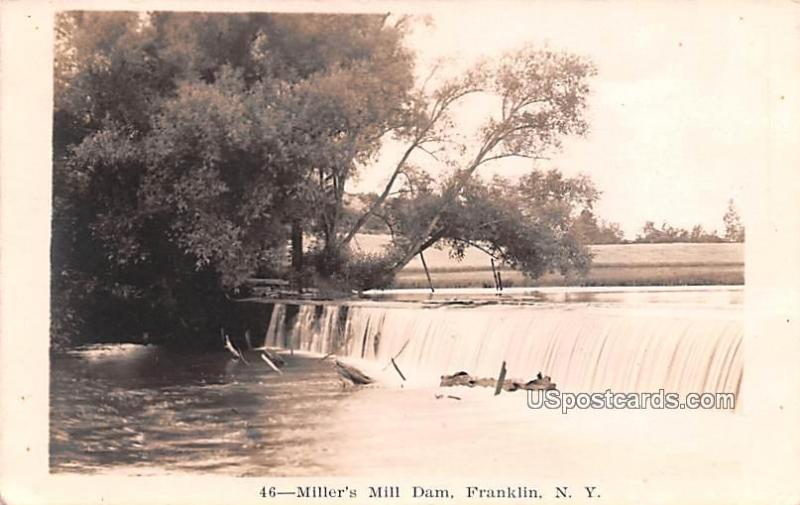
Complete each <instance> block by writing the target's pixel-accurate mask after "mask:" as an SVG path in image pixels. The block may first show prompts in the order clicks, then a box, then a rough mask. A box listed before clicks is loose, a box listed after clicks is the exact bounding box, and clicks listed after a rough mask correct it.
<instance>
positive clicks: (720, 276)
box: [356, 235, 745, 289]
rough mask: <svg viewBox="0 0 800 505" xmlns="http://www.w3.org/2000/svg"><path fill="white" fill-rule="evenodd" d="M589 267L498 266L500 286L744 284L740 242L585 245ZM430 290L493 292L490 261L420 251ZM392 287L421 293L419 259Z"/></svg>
mask: <svg viewBox="0 0 800 505" xmlns="http://www.w3.org/2000/svg"><path fill="white" fill-rule="evenodd" d="M356 242H357V244H356V246H357V249H359V250H361V251H363V252H367V253H377V252H380V251H381V250H382V249H383V247H384V246H385V245H386V244H388V242H389V236H388V235H359V236H358V237H357V241H356ZM589 248H590V250H591V251H592V254H593V262H592V268H591V270H590V271H589V273H588V274H587V275H585V276H578V275H570V276H562V275H560V274H557V273H550V274H546V275H544V276H542V277H540V278H538V279H535V280H532V279H530V278H528V277H526V276H525V275H524V274H523V273H522V272H520V271H517V270H514V269H512V268H508V267H506V266H503V265H499V264H498V270H499V271H500V273H501V277H502V281H503V286H504V287H533V286H684V285H689V286H691V285H698V286H702V285H741V284H744V249H745V248H744V244H743V243H667V244H608V245H593V246H589ZM425 262H426V263H427V265H428V268H429V271H430V274H431V281H432V283H433V286H434V288H476V287H477V288H480V287H483V288H491V287H494V279H493V275H492V269H491V263H490V258H489V256H487V255H486V254H485V253H483V252H481V251H479V250H477V249H474V248H469V249H467V251H466V253H465V255H464V258H463V259H462V260H460V261H459V260H456V259H454V258H451V257H450V256H449V252H448V251H447V250H445V249H436V248H431V249H429V250H427V251H425ZM392 287H393V288H398V289H400V288H427V287H428V279H427V277H426V275H425V271H424V269H423V267H422V263H421V262H420V260H419V258H415V259H414V260H413V261H412V262H410V263H409V264H408V266H406V268H404V269H403V270H402V271H400V273H399V274H398V275H397V277H396V279H395V282H394V285H393V286H392Z"/></svg>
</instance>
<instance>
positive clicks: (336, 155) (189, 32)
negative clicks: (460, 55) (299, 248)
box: [52, 12, 412, 339]
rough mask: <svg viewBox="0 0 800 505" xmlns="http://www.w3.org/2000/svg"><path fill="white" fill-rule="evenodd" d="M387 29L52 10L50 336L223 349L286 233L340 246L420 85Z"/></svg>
mask: <svg viewBox="0 0 800 505" xmlns="http://www.w3.org/2000/svg"><path fill="white" fill-rule="evenodd" d="M384 21H385V17H384V16H359V15H355V16H326V15H307V16H293V15H267V14H225V15H216V14H194V13H187V14H176V13H154V14H151V15H146V16H143V15H139V14H137V13H88V12H68V13H62V14H59V15H58V18H57V23H56V24H57V47H56V62H55V67H56V68H55V75H56V79H55V84H56V86H55V94H56V99H55V104H56V107H55V112H54V118H55V125H54V133H55V134H54V147H55V149H54V201H53V207H54V212H53V231H54V233H53V247H52V259H53V263H52V264H53V284H52V289H53V292H54V297H53V299H54V302H55V303H54V311H53V316H54V318H53V333H54V335H55V334H56V333H58V334H59V335H58V337H57V338H61V337H62V336H63V335H62V332H68V333H70V334H72V335H78V334H83V335H84V338H92V339H100V338H104V337H103V335H105V334H110V333H117V338H127V337H126V336H133V335H136V334H139V333H141V332H143V331H149V332H150V333H152V334H161V335H162V336H163V337H167V336H168V335H173V336H181V335H189V334H194V335H196V334H198V333H199V334H201V335H205V337H206V338H207V339H216V331H215V330H214V326H215V325H216V326H218V325H219V324H221V323H223V322H224V315H225V312H226V310H227V309H226V308H225V307H226V305H227V301H226V299H225V296H224V293H225V291H227V290H228V289H229V288H231V287H234V286H236V285H237V284H238V283H240V282H241V281H242V280H243V279H244V278H246V277H248V276H250V275H252V274H253V273H254V272H256V271H265V270H273V271H274V270H276V269H277V267H278V266H279V265H280V264H281V262H282V261H283V259H282V258H283V256H284V255H285V242H286V240H287V238H288V236H289V228H290V223H300V225H301V226H307V227H308V228H310V229H312V230H314V231H315V232H316V231H319V233H321V234H329V235H330V234H331V230H332V229H335V228H336V226H337V224H336V223H337V219H338V218H339V214H340V212H339V210H338V209H339V205H340V202H341V200H342V198H343V194H344V185H345V182H346V180H347V179H348V178H349V177H351V176H352V175H353V171H354V170H355V167H356V165H357V164H358V163H362V162H365V161H366V160H368V159H369V158H370V157H372V156H374V154H375V152H376V150H377V148H378V147H379V140H380V137H381V135H382V132H384V131H385V130H386V129H387V128H389V127H390V126H389V125H390V123H391V122H392V121H393V118H394V117H395V115H396V113H397V111H398V110H400V109H401V106H402V103H403V102H404V100H405V93H406V90H407V89H408V88H409V87H410V86H411V85H412V77H411V76H412V71H411V70H412V68H411V65H412V60H411V56H410V55H409V54H408V53H407V52H406V51H405V50H404V49H403V47H402V45H401V44H400V41H401V36H402V33H401V31H400V30H398V29H396V28H394V27H392V26H389V25H386V24H385V23H384ZM81 286H83V287H84V289H83V290H82V288H81ZM112 302H113V303H112ZM56 305H57V306H56ZM103 311H105V312H106V313H105V314H104V313H103ZM78 313H80V315H81V316H82V317H77V315H76V314H78ZM131 315H135V317H134V319H136V320H135V321H130V319H131V317H126V316H131ZM122 320H126V321H127V322H129V323H130V324H127V325H125V327H123V328H121V327H120V326H119V325H116V324H113V322H114V321H122ZM195 338H196V337H195Z"/></svg>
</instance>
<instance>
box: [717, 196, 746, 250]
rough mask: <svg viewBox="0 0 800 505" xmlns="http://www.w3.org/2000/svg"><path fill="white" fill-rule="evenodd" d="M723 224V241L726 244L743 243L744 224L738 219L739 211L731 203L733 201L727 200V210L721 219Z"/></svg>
mask: <svg viewBox="0 0 800 505" xmlns="http://www.w3.org/2000/svg"><path fill="white" fill-rule="evenodd" d="M722 220H723V222H724V223H725V240H727V241H728V242H744V224H743V223H742V218H741V217H739V211H738V210H737V209H736V205H735V204H734V203H733V199H730V200H728V209H727V210H726V211H725V215H724V216H723V217H722Z"/></svg>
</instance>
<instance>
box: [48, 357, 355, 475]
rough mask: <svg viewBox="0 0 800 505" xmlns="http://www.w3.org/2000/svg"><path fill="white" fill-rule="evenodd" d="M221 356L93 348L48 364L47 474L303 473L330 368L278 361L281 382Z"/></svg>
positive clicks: (313, 448) (324, 404)
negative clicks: (159, 471)
mask: <svg viewBox="0 0 800 505" xmlns="http://www.w3.org/2000/svg"><path fill="white" fill-rule="evenodd" d="M255 358H257V357H254V358H253V359H250V360H249V361H250V365H249V366H247V365H244V364H243V363H239V362H234V361H232V360H231V359H230V357H229V355H228V354H226V353H211V354H199V353H194V354H193V353H185V352H184V353H178V352H174V351H168V350H166V349H163V348H159V347H156V346H140V345H131V344H116V345H94V346H88V347H85V348H82V349H78V350H75V351H72V352H71V353H70V354H69V355H66V356H54V357H53V358H52V364H51V368H52V374H51V393H50V397H51V416H50V465H51V471H52V472H98V471H114V470H115V468H116V469H123V468H124V469H125V470H126V471H127V472H129V473H130V472H131V467H133V472H132V473H136V469H137V468H141V469H142V470H143V471H144V470H145V469H151V470H152V469H153V468H154V467H156V468H159V469H162V470H167V471H170V470H173V471H198V472H211V473H227V474H233V475H309V474H320V473H325V472H326V471H328V469H326V468H324V467H321V466H319V465H320V463H319V462H320V461H323V460H325V459H326V458H322V457H320V456H321V455H322V454H324V452H325V451H326V450H327V448H326V447H325V441H326V438H327V435H326V432H327V428H328V426H326V425H325V424H324V421H325V420H326V418H329V416H330V414H331V413H332V411H333V410H334V409H335V408H336V406H337V404H338V403H339V401H340V400H341V399H342V398H344V397H345V396H346V395H347V394H348V392H347V391H345V390H343V389H342V387H341V384H340V382H339V380H338V376H337V375H336V373H335V371H334V370H333V368H332V366H331V364H330V363H329V362H327V361H320V360H319V359H317V358H310V357H307V356H305V357H303V356H299V355H292V356H289V355H285V359H286V365H285V366H284V367H283V372H284V375H282V376H281V375H278V374H276V373H275V372H273V371H271V370H270V369H269V368H268V367H267V366H266V365H265V363H263V362H261V361H255Z"/></svg>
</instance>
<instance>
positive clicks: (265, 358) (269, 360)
mask: <svg viewBox="0 0 800 505" xmlns="http://www.w3.org/2000/svg"><path fill="white" fill-rule="evenodd" d="M261 359H263V360H264V362H266V364H267V365H269V367H270V368H272V369H273V370H275V371H276V372H278V375H283V372H281V369H280V368H278V367H277V366H275V363H273V362H272V360H271V359H269V356H268V355H267V353H266V352H265V351H262V352H261Z"/></svg>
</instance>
